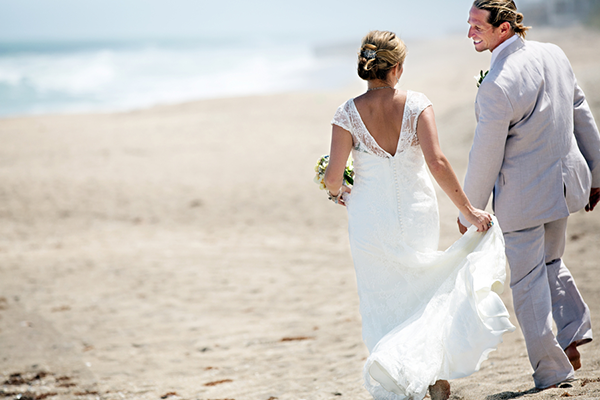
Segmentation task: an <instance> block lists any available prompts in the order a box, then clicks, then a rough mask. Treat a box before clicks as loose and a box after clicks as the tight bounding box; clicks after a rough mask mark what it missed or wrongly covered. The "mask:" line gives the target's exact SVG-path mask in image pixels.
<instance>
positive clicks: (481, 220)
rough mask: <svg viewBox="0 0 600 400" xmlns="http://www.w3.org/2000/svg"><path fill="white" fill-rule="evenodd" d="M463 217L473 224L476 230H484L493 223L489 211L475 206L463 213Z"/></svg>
mask: <svg viewBox="0 0 600 400" xmlns="http://www.w3.org/2000/svg"><path fill="white" fill-rule="evenodd" d="M465 218H466V219H467V221H469V223H471V224H472V225H475V227H476V228H477V232H485V231H487V230H488V229H490V228H491V227H492V225H493V223H492V216H491V215H490V213H488V212H486V211H483V210H479V209H477V208H473V209H472V210H471V211H470V212H468V213H465Z"/></svg>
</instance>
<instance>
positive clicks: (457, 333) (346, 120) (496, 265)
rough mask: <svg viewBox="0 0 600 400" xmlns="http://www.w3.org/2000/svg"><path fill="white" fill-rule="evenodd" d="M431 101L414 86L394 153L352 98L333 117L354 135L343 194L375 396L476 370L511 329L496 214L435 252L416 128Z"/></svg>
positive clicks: (422, 391)
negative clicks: (488, 224)
mask: <svg viewBox="0 0 600 400" xmlns="http://www.w3.org/2000/svg"><path fill="white" fill-rule="evenodd" d="M430 105H431V103H430V102H429V100H428V99H427V98H426V97H425V96H424V95H423V94H421V93H417V92H412V91H408V95H407V100H406V105H405V108H404V116H403V121H402V131H401V134H400V140H399V141H398V147H397V150H396V154H394V155H391V154H389V153H387V152H386V151H385V150H383V149H382V148H381V147H380V146H379V145H378V144H377V142H376V141H375V140H374V139H373V137H372V136H371V135H370V133H369V132H368V130H367V128H366V127H365V125H364V123H363V122H362V120H361V117H360V114H359V113H358V110H357V109H356V106H355V105H354V101H353V100H352V99H351V100H349V101H347V102H346V103H345V104H343V105H342V106H340V108H339V109H338V110H337V112H336V114H335V117H334V119H333V121H332V123H333V124H335V125H338V126H340V127H342V128H344V129H345V130H347V131H349V132H350V133H351V134H352V137H353V141H354V149H353V151H352V155H353V158H354V171H355V174H356V175H355V180H354V186H353V187H352V193H351V194H350V195H348V196H347V197H346V204H347V210H348V218H349V221H348V230H349V234H350V245H351V249H352V257H353V260H354V266H355V269H356V278H357V284H358V294H359V297H360V312H361V315H362V324H363V339H364V341H365V344H366V345H367V347H368V349H369V352H370V356H369V358H368V359H367V362H366V364H365V367H364V377H365V385H366V387H367V389H368V390H369V392H370V393H371V394H372V395H373V397H374V398H375V399H393V400H398V399H419V400H420V399H423V398H424V397H425V395H426V393H427V389H428V386H429V385H433V384H434V383H435V382H436V381H437V380H440V379H445V380H447V379H455V378H460V377H464V376H467V375H470V374H471V373H473V372H475V371H477V370H478V369H479V367H480V365H481V363H482V361H484V360H485V359H487V356H488V354H489V353H490V352H491V351H493V350H494V349H495V347H496V346H497V345H498V344H499V343H500V342H501V341H502V334H503V333H505V332H507V331H513V330H514V329H515V328H514V326H513V325H512V324H511V323H510V322H509V319H508V312H507V310H506V308H505V306H504V304H503V303H502V301H501V300H500V297H499V296H498V294H497V293H501V291H502V290H503V287H504V280H505V263H506V262H505V255H504V239H503V236H502V232H501V231H500V228H499V227H498V224H497V222H496V221H495V219H494V222H495V224H494V226H493V227H492V228H491V229H490V230H489V231H488V232H487V233H478V232H477V231H476V230H475V229H474V228H473V227H471V228H470V229H469V230H468V232H467V233H466V234H465V235H464V236H462V237H461V238H460V239H459V240H458V241H457V242H456V243H454V245H452V246H451V247H450V248H449V249H447V250H446V251H444V252H442V251H438V250H437V246H438V240H439V221H438V209H437V199H436V196H435V191H434V187H433V184H432V181H431V178H430V176H429V174H428V172H427V167H426V163H425V159H424V157H423V153H422V151H421V147H420V146H419V143H418V139H417V136H416V127H417V120H418V118H419V115H420V114H421V112H422V111H423V110H424V109H425V108H427V107H429V106H430Z"/></svg>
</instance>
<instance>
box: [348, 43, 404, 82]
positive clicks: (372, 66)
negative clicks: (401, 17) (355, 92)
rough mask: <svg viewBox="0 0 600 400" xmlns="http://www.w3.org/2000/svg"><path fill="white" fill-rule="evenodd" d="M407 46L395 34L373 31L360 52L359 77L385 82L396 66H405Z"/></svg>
mask: <svg viewBox="0 0 600 400" xmlns="http://www.w3.org/2000/svg"><path fill="white" fill-rule="evenodd" d="M405 58H406V45H405V44H404V42H403V41H402V40H400V38H399V37H398V36H396V34H395V33H394V32H388V31H371V32H369V33H367V35H366V36H365V37H364V38H363V40H362V45H361V47H360V51H359V52H358V76H360V77H361V78H362V79H364V80H366V81H369V80H373V79H381V80H385V79H386V78H387V75H388V72H389V70H390V69H392V68H393V67H394V65H396V64H398V63H400V66H402V65H403V64H404V59H405Z"/></svg>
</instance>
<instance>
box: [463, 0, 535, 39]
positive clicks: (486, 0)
mask: <svg viewBox="0 0 600 400" xmlns="http://www.w3.org/2000/svg"><path fill="white" fill-rule="evenodd" d="M473 5H474V6H475V7H477V8H478V9H480V10H486V11H489V12H490V18H489V19H488V23H490V24H491V25H492V26H494V27H496V28H497V27H499V26H500V25H502V24H503V23H504V22H508V23H509V24H510V27H511V28H512V29H513V31H515V33H516V34H517V35H519V36H521V37H523V38H524V37H525V35H526V34H527V31H528V30H529V29H531V27H529V26H525V25H523V23H522V22H523V14H521V13H520V12H517V5H516V4H515V2H514V1H513V0H475V1H474V2H473Z"/></svg>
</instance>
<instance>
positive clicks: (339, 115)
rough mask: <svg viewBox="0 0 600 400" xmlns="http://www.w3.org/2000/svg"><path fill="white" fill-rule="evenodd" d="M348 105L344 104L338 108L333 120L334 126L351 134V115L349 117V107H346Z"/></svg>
mask: <svg viewBox="0 0 600 400" xmlns="http://www.w3.org/2000/svg"><path fill="white" fill-rule="evenodd" d="M347 104H348V103H347V102H346V103H344V104H342V105H341V106H339V107H338V109H337V111H336V112H335V115H334V116H333V119H332V120H331V124H332V125H337V126H339V127H340V128H344V129H345V130H347V131H348V132H350V130H351V129H350V128H351V126H352V124H351V123H350V115H348V107H347V106H346V105H347Z"/></svg>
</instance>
